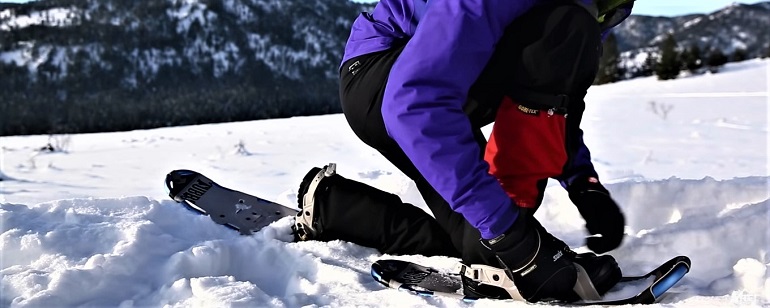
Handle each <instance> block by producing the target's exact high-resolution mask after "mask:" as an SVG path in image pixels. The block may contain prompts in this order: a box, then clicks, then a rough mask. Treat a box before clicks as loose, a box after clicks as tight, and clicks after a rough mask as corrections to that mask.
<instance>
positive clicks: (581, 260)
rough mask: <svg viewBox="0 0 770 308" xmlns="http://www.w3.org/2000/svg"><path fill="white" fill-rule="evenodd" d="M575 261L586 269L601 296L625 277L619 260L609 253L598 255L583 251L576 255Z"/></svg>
mask: <svg viewBox="0 0 770 308" xmlns="http://www.w3.org/2000/svg"><path fill="white" fill-rule="evenodd" d="M573 262H575V263H576V264H578V265H580V266H582V267H583V269H585V271H586V274H588V277H589V278H591V283H593V286H594V288H595V289H596V292H597V293H599V295H600V296H603V295H604V294H606V293H607V291H609V290H610V289H612V287H614V286H615V285H616V284H617V283H618V282H619V281H620V279H621V278H622V277H623V273H622V272H621V271H620V267H619V266H618V262H617V261H615V258H613V257H612V256H609V255H602V256H597V255H596V254H594V253H592V252H587V253H581V254H577V255H575V257H574V261H573Z"/></svg>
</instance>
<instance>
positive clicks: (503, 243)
mask: <svg viewBox="0 0 770 308" xmlns="http://www.w3.org/2000/svg"><path fill="white" fill-rule="evenodd" d="M481 243H482V244H483V245H484V246H485V247H487V248H489V249H490V250H492V251H493V252H494V253H495V254H496V255H497V259H498V261H500V265H502V266H503V268H504V269H505V271H506V273H507V274H508V277H509V278H511V280H513V282H514V284H516V288H517V289H518V290H519V293H521V295H522V296H523V297H524V298H525V299H526V300H528V301H530V302H537V301H540V300H543V299H557V300H566V301H572V300H575V299H577V298H576V295H575V293H574V291H573V290H572V289H573V287H574V286H575V282H576V281H577V269H576V268H575V265H574V264H573V263H572V258H573V253H572V252H571V250H570V249H569V247H568V246H567V245H566V244H564V242H562V241H560V240H558V239H556V238H554V237H553V236H552V235H551V234H549V233H548V232H546V231H545V229H544V228H543V227H542V226H540V224H539V223H538V221H537V220H536V219H535V218H534V217H532V216H529V215H521V214H520V215H519V217H518V218H517V219H516V222H514V224H513V226H511V228H510V229H509V230H508V231H507V232H506V233H505V234H503V235H500V236H498V237H496V238H494V239H491V240H484V239H482V240H481Z"/></svg>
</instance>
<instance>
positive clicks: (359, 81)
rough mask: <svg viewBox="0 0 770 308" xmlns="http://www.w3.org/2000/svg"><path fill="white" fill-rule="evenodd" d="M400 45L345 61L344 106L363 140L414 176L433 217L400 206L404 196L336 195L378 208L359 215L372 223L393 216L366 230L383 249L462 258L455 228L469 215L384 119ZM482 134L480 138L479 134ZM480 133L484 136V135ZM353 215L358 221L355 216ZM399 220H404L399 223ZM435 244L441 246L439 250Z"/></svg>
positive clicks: (356, 203)
mask: <svg viewBox="0 0 770 308" xmlns="http://www.w3.org/2000/svg"><path fill="white" fill-rule="evenodd" d="M402 49H403V46H402V47H397V48H394V49H391V50H387V51H383V52H378V53H373V54H368V55H364V56H361V57H357V58H354V59H351V60H349V61H347V62H346V63H344V64H343V66H342V71H341V73H340V99H341V101H342V110H343V112H344V114H345V118H346V119H347V121H348V124H350V127H351V128H352V129H353V132H354V133H355V134H356V135H357V136H358V137H359V138H360V139H361V140H362V141H363V142H364V143H366V144H367V145H369V146H371V147H372V148H374V149H376V150H377V151H379V152H380V153H381V154H382V155H383V156H384V157H385V158H386V159H388V160H389V161H390V162H391V163H393V164H394V165H395V166H396V167H397V168H399V169H400V170H401V171H402V172H404V174H406V175H407V176H408V177H409V178H411V179H412V180H414V182H415V185H416V186H417V188H418V190H419V191H420V194H421V195H422V197H423V199H424V200H425V202H426V203H427V204H428V207H429V208H430V209H431V212H432V213H433V215H434V216H435V219H434V217H431V216H430V215H428V214H427V213H425V212H424V211H423V210H421V209H419V208H417V207H415V206H413V205H410V204H402V202H401V201H400V200H398V201H395V199H392V198H391V199H387V200H389V201H387V202H383V200H386V199H380V198H369V199H367V198H365V197H364V196H358V197H356V196H355V195H356V194H359V193H360V192H358V191H356V190H352V189H351V190H340V192H339V194H338V197H339V198H342V196H343V195H344V194H345V193H347V194H350V196H351V198H354V199H357V200H358V201H357V202H355V206H357V207H360V208H362V209H369V208H376V209H375V211H380V216H381V217H377V216H376V215H370V214H369V213H366V211H361V212H360V213H359V214H360V217H359V218H358V219H362V220H364V221H370V222H371V225H373V226H379V225H380V224H381V222H379V221H374V220H376V219H382V217H387V219H390V220H391V222H389V223H387V224H388V226H385V227H377V228H369V229H368V230H367V232H370V233H371V234H372V235H373V236H375V237H377V238H379V239H382V240H383V241H381V242H379V243H378V245H379V247H376V248H378V249H379V250H380V251H382V252H386V253H394V254H422V255H429V256H430V255H444V256H455V257H457V256H459V251H460V250H459V248H460V247H462V243H461V241H462V240H461V238H462V237H461V236H459V234H461V233H462V232H461V231H462V229H461V228H457V227H456V226H457V225H458V224H462V223H464V222H465V219H464V218H463V217H462V216H461V215H460V214H457V213H455V212H453V211H451V209H450V208H449V206H448V204H446V202H445V201H444V200H443V198H441V196H440V195H438V193H436V191H435V190H433V188H432V187H431V186H430V185H429V184H428V183H427V181H425V180H424V179H423V178H422V176H421V175H420V174H419V172H417V169H416V168H414V166H413V165H412V164H411V162H410V161H409V159H408V158H407V157H406V155H405V154H404V153H403V152H402V151H401V148H400V147H399V146H398V144H396V142H395V141H394V140H392V139H391V138H390V137H389V136H388V134H387V131H386V129H385V124H384V122H383V120H382V113H381V111H380V110H381V107H382V96H383V93H384V90H385V84H386V82H387V78H388V74H389V73H390V68H391V67H392V65H393V63H394V62H395V60H396V59H397V58H398V55H400V54H401V50H402ZM479 135H480V136H481V134H480V132H479ZM481 137H482V139H483V136H481ZM351 187H352V186H351ZM361 191H365V192H366V193H374V194H375V195H382V193H375V192H374V190H372V189H367V190H361ZM383 193H384V192H383ZM349 219H350V220H351V221H352V220H354V218H353V217H350V218H349ZM396 221H401V222H402V223H401V224H397V223H396ZM458 231H460V232H458ZM450 233H457V234H458V236H451V234H450ZM455 239H459V240H455ZM361 244H363V243H361ZM405 244H406V245H405ZM437 246H441V247H440V249H439V248H438V247H437Z"/></svg>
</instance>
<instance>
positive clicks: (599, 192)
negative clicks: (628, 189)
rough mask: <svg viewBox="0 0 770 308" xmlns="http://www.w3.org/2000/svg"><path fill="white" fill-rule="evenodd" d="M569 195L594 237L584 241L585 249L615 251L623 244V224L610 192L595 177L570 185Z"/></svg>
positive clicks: (579, 180) (624, 224)
mask: <svg viewBox="0 0 770 308" xmlns="http://www.w3.org/2000/svg"><path fill="white" fill-rule="evenodd" d="M568 192H569V198H570V200H572V203H574V204H575V206H577V209H578V211H580V215H582V216H583V218H584V219H585V220H586V229H588V233H590V234H591V235H593V236H591V237H589V238H587V239H586V244H587V245H588V248H589V249H591V250H593V251H594V252H596V253H605V252H608V251H610V250H613V249H615V248H618V246H620V243H621V242H622V241H623V229H624V228H625V226H626V220H625V218H624V217H623V213H621V212H620V208H619V207H618V204H617V203H615V201H614V200H612V197H610V193H609V191H607V189H606V188H604V186H602V184H601V183H599V180H597V179H596V178H595V177H589V178H583V179H578V180H576V181H575V182H573V183H572V185H570V186H569V189H568ZM596 235H601V237H597V236H596Z"/></svg>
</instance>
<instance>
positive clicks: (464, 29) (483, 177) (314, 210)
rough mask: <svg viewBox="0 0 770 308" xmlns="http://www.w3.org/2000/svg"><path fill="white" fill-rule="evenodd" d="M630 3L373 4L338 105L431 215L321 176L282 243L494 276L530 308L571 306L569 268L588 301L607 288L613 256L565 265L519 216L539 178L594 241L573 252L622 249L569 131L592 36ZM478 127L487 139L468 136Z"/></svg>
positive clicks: (588, 256) (540, 231)
mask: <svg viewBox="0 0 770 308" xmlns="http://www.w3.org/2000/svg"><path fill="white" fill-rule="evenodd" d="M632 6H633V1H632V0H485V1H481V0H453V1H434V0H429V1H427V2H426V1H424V0H381V1H380V2H379V3H378V4H377V5H376V7H375V8H374V10H373V11H372V12H371V13H362V14H361V15H360V16H359V17H358V18H357V19H356V20H355V22H354V23H353V27H352V31H351V34H350V38H349V40H348V42H347V45H346V49H345V55H344V58H343V60H342V65H341V69H340V70H341V71H340V80H341V82H340V97H341V101H342V109H343V111H344V113H345V116H346V118H347V121H348V123H349V124H350V127H351V128H352V129H353V131H354V132H355V134H356V135H357V136H358V137H359V138H360V139H361V140H362V141H363V142H364V143H366V144H367V145H369V146H371V147H373V148H374V149H376V150H378V151H379V152H380V153H381V154H382V155H383V156H384V157H385V158H387V159H388V160H389V161H390V162H391V163H393V164H394V165H395V166H396V167H398V168H399V169H400V170H401V171H402V172H403V173H404V174H406V175H407V176H408V177H409V178H411V179H412V180H414V182H415V183H416V186H417V188H418V189H419V191H420V193H421V195H422V197H423V198H424V200H425V202H426V203H427V205H428V207H429V208H430V210H431V212H432V213H433V216H434V217H435V218H434V217H431V216H430V215H428V214H426V213H425V212H424V211H422V210H421V209H419V208H417V207H415V206H413V205H410V204H405V203H403V202H402V201H401V200H400V198H399V197H397V196H395V195H393V194H390V193H386V192H383V191H381V190H378V189H376V188H373V187H370V186H368V185H365V184H362V183H359V182H356V181H352V180H349V179H346V178H344V177H342V176H340V175H337V174H335V172H334V168H333V166H326V167H324V168H314V169H312V170H311V171H310V172H309V173H308V174H307V175H306V176H305V178H304V179H303V181H302V184H301V185H300V189H299V196H298V199H299V200H298V201H299V207H300V208H301V211H300V214H299V215H298V217H297V219H296V221H295V225H294V227H293V229H294V233H295V238H296V239H297V240H299V241H304V240H320V241H329V240H338V239H339V240H344V241H349V242H353V243H356V244H360V245H363V246H368V247H373V248H376V249H378V250H379V251H380V252H382V253H387V254H421V255H426V256H434V255H441V256H451V257H459V258H462V261H463V263H464V264H484V265H490V266H494V267H498V268H503V269H504V270H505V271H506V274H507V276H508V278H510V279H512V280H513V281H514V283H515V285H516V287H517V288H518V292H519V293H520V295H521V296H523V297H524V298H525V299H526V300H528V301H531V302H536V301H541V300H553V299H555V300H565V301H573V300H578V299H580V298H581V297H585V295H584V294H579V293H581V292H578V291H575V290H573V289H577V288H578V286H577V284H579V283H578V276H579V274H578V267H582V268H583V269H584V270H585V273H587V274H588V277H589V278H590V283H589V284H590V285H591V287H592V288H593V289H595V292H596V293H598V294H600V295H601V294H604V293H605V292H607V291H608V290H609V289H610V288H611V287H612V286H614V285H615V284H616V283H617V282H618V280H619V279H620V277H621V272H620V269H619V268H618V265H617V263H616V261H615V259H614V258H612V257H611V256H608V255H603V256H597V255H596V254H594V253H585V254H576V253H575V252H573V251H572V250H571V249H570V248H569V247H568V246H567V245H566V244H565V243H564V242H562V241H561V240H559V239H557V238H556V237H554V236H553V235H551V234H549V233H548V232H547V231H546V230H545V229H544V228H543V227H542V226H541V225H540V223H539V222H538V221H537V219H535V218H534V216H533V214H534V212H535V210H537V208H538V206H539V205H540V203H541V202H542V199H543V193H544V190H545V185H546V182H547V180H548V179H549V178H555V179H558V180H559V181H560V182H561V183H562V184H563V186H564V187H565V188H566V189H567V190H568V192H569V197H570V199H571V200H572V201H573V203H574V204H575V205H576V206H577V208H578V210H579V211H580V213H581V214H582V216H583V217H584V218H585V221H586V227H587V229H588V232H589V233H590V234H592V235H594V236H592V237H590V238H589V239H588V241H587V246H588V248H589V249H591V250H592V251H594V252H596V253H600V254H601V253H605V252H608V251H610V250H613V249H615V248H617V247H618V246H619V245H620V243H621V241H622V238H623V229H624V225H625V221H624V217H623V214H622V213H621V211H620V209H619V207H618V205H617V204H616V203H615V202H614V201H613V199H612V198H611V197H610V194H609V192H608V191H607V190H606V189H605V188H604V187H603V186H602V184H601V183H600V182H599V181H598V179H597V173H596V171H595V170H594V167H593V165H592V164H591V162H590V154H589V151H588V149H587V148H586V146H585V144H584V142H583V133H582V131H581V130H580V128H579V125H580V120H581V117H582V113H583V110H584V107H585V103H584V101H583V99H584V97H585V94H586V90H587V89H588V87H590V85H591V84H592V82H593V80H594V77H595V75H596V73H597V70H598V63H599V58H600V56H601V42H602V37H603V36H604V35H605V34H606V33H607V31H609V29H610V28H612V27H614V26H615V25H617V24H619V23H620V22H621V21H622V20H624V19H625V18H626V17H627V16H628V15H629V14H630V12H631V8H632ZM493 121H494V126H493V129H492V133H491V136H490V138H489V141H488V142H487V140H486V139H485V137H484V136H483V135H482V133H481V130H480V128H481V127H483V126H485V125H487V124H490V123H492V122H493ZM598 235H600V236H598ZM463 287H464V292H465V293H466V295H468V296H473V297H488V298H511V296H512V294H511V293H510V292H509V290H505V289H501V288H498V287H495V286H491V285H489V284H487V283H485V281H479V280H478V279H475V278H474V277H467V276H463ZM596 293H594V294H596Z"/></svg>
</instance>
